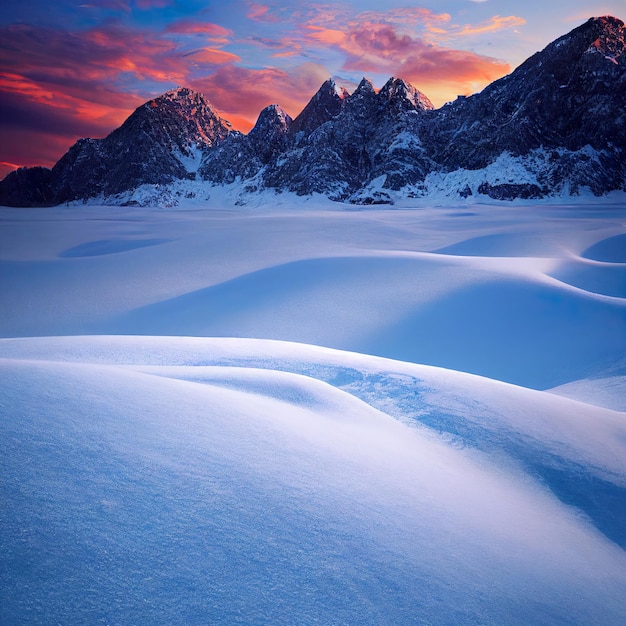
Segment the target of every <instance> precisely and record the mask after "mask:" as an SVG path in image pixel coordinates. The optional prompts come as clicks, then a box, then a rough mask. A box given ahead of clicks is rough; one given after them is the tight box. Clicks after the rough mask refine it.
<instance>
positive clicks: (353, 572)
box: [0, 337, 626, 624]
mask: <svg viewBox="0 0 626 626" xmlns="http://www.w3.org/2000/svg"><path fill="white" fill-rule="evenodd" d="M0 353H1V354H2V358H1V359H0V368H1V369H2V381H3V384H2V388H1V390H2V400H1V401H2V406H3V407H5V409H8V411H9V414H10V416H11V419H9V420H3V421H2V431H3V432H2V436H1V438H0V441H2V442H3V443H2V456H1V458H2V466H1V468H2V469H1V471H2V482H3V484H4V486H5V493H6V494H7V495H8V498H7V502H9V503H10V506H8V507H4V508H3V513H2V518H1V519H2V526H1V529H2V530H1V532H2V545H3V550H4V551H5V554H6V555H11V556H10V558H9V559H4V567H3V570H2V572H3V574H2V578H3V580H2V584H3V588H4V600H3V606H2V615H3V619H4V620H6V621H7V622H11V621H15V620H19V619H21V618H22V617H23V616H24V615H26V614H28V615H29V616H30V620H31V621H39V622H47V623H49V622H54V621H57V622H68V621H69V622H85V621H90V620H93V619H99V620H104V621H110V622H119V621H127V620H131V621H133V623H150V622H152V623H154V621H155V620H156V621H165V622H185V623H193V622H199V621H207V620H208V621H217V622H236V621H243V622H247V623H250V622H264V623H281V622H283V623H284V622H298V623H312V622H313V621H316V620H318V621H322V622H327V623H330V622H337V621H340V622H354V621H357V622H359V623H371V622H372V621H375V622H384V623H396V624H399V623H407V624H408V623H413V622H414V620H415V616H416V615H419V616H420V619H422V620H423V621H424V622H425V623H434V622H437V623H440V622H442V621H447V620H448V619H449V618H450V615H452V614H453V615H454V619H455V620H457V621H460V622H468V621H472V620H479V621H481V622H483V623H507V622H511V621H516V620H519V619H520V618H521V619H523V620H524V621H527V622H533V623H545V616H546V615H550V620H553V619H559V620H561V621H567V622H569V623H581V624H583V623H600V621H599V620H598V616H600V615H601V616H602V619H601V621H602V623H616V624H617V623H619V622H620V621H622V620H623V619H624V618H625V617H626V606H625V605H624V602H623V594H622V591H623V588H624V585H625V584H626V556H625V555H624V551H623V546H624V545H626V541H625V540H626V537H624V533H623V528H624V527H625V526H624V521H625V520H624V507H623V502H624V493H625V490H626V463H625V461H624V460H625V459H626V449H625V448H626V444H625V442H626V422H625V421H624V418H623V417H624V416H623V414H621V413H617V412H614V411H610V410H607V409H601V408H598V407H592V406H590V405H585V404H582V403H580V402H574V401H572V400H567V399H564V398H560V397H559V396H557V395H554V394H547V393H542V392H534V391H530V390H527V389H522V388H516V387H512V386H510V385H506V384H504V383H499V382H495V381H489V380H486V379H480V378H478V377H475V376H469V375H463V374H460V373H456V372H450V371H446V370H440V369H437V368H430V367H425V366H417V365H414V364H407V363H399V362H394V361H390V360H386V359H378V358H373V357H367V356H364V355H358V354H350V353H343V352H340V351H335V350H330V349H322V348H317V347H313V346H305V345H301V344H289V343H284V342H273V341H260V340H244V339H241V340H233V339H222V340H219V339H198V338H173V337H172V338H168V337H160V338H150V337H67V338H39V339H15V340H2V341H0ZM591 433H593V436H590V435H591ZM618 544H619V545H621V546H622V547H619V545H618ZM24 564H27V565H28V567H24ZM34 581H37V584H36V585H35V584H33V583H34ZM529 595H531V596H532V597H533V602H532V603H528V597H529Z"/></svg>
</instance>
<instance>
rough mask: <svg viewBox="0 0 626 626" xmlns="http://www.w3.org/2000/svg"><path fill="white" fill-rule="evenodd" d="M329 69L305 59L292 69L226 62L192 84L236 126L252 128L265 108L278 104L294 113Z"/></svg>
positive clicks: (313, 91)
mask: <svg viewBox="0 0 626 626" xmlns="http://www.w3.org/2000/svg"><path fill="white" fill-rule="evenodd" d="M328 76H329V74H328V72H327V70H326V69H325V68H323V67H321V66H319V65H316V64H314V63H304V64H302V65H300V66H298V67H295V68H291V69H290V70H288V71H287V70H281V69H277V68H264V69H248V68H244V67H240V66H237V65H227V66H224V67H221V68H218V69H217V71H216V72H215V73H214V74H212V75H210V76H207V77H204V78H202V79H199V80H196V81H194V82H193V84H192V87H194V88H195V89H197V90H198V91H200V92H202V93H204V94H205V95H206V96H207V97H208V98H209V100H210V101H211V102H212V103H213V104H214V105H215V107H216V108H217V109H218V110H219V111H220V114H221V115H222V116H223V117H225V118H226V119H228V120H229V121H230V122H231V123H232V124H233V126H234V127H235V128H237V129H238V130H242V131H244V132H245V131H247V130H249V129H250V128H251V127H252V125H253V124H254V123H255V122H256V119H257V117H258V115H259V113H260V112H261V110H262V109H263V108H265V107H266V106H268V105H270V104H279V105H280V106H281V107H282V108H283V109H285V111H286V112H287V113H289V115H291V116H292V117H295V116H296V115H297V114H298V113H300V111H301V110H302V109H303V108H304V106H305V105H306V104H307V102H308V101H309V100H310V99H311V96H312V95H313V94H314V93H315V92H316V91H317V90H318V89H319V87H320V85H321V84H322V83H323V82H324V81H325V80H326V79H327V78H328Z"/></svg>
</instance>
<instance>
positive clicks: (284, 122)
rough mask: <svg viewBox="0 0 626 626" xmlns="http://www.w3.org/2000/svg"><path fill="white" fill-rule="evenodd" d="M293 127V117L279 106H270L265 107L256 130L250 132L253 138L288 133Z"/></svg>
mask: <svg viewBox="0 0 626 626" xmlns="http://www.w3.org/2000/svg"><path fill="white" fill-rule="evenodd" d="M290 125H291V117H289V115H287V113H285V111H284V110H283V109H282V108H281V107H280V106H279V105H278V104H270V105H269V106H267V107H265V108H264V109H263V110H262V111H261V113H260V114H259V117H258V119H257V122H256V124H255V125H254V128H253V129H252V130H251V131H250V135H251V136H256V135H261V136H267V135H268V134H274V133H276V132H278V133H281V132H283V133H286V132H287V130H288V129H289V126H290Z"/></svg>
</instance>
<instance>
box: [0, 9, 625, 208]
mask: <svg viewBox="0 0 626 626" xmlns="http://www.w3.org/2000/svg"><path fill="white" fill-rule="evenodd" d="M625 33H626V30H625V27H624V23H623V22H622V21H621V20H618V19H617V18H614V17H599V18H592V19H590V20H588V21H587V22H586V23H584V24H582V25H581V26H579V27H578V28H576V29H574V30H573V31H571V32H570V33H568V34H567V35H565V36H563V37H561V38H559V39H557V40H556V41H554V42H553V43H551V44H549V45H548V46H547V47H546V48H545V49H544V50H542V51H541V52H538V53H537V54H535V55H533V56H532V57H531V58H529V59H528V60H527V61H525V62H524V63H523V64H522V65H521V66H520V67H518V68H517V69H516V70H515V71H514V72H513V73H512V74H510V75H508V76H506V77H504V78H502V79H500V80H498V81H495V82H494V83H492V84H491V85H489V86H488V87H487V88H485V89H484V90H483V91H482V92H481V93H479V94H476V95H473V96H470V97H467V98H463V97H461V98H458V99H457V100H456V101H454V102H452V103H449V104H447V105H445V106H443V107H442V108H440V109H437V110H434V109H433V106H432V104H431V103H430V101H429V100H428V98H427V97H426V96H425V95H423V94H422V93H420V92H419V91H418V90H417V89H415V88H414V87H412V86H411V85H409V84H408V83H406V82H405V81H403V80H401V79H399V78H392V79H390V80H389V81H388V82H387V83H386V84H385V85H384V87H383V88H382V89H381V90H380V91H378V92H377V91H376V90H375V89H374V87H373V86H372V84H371V83H370V82H369V81H367V80H366V79H363V81H361V83H360V84H359V86H358V88H357V89H356V90H355V91H354V93H352V94H349V93H348V92H347V91H346V90H345V89H343V88H341V87H338V86H337V85H336V84H335V82H334V81H333V80H332V79H331V80H328V81H326V82H325V83H324V84H323V85H322V86H321V87H320V89H319V90H318V92H317V93H316V94H315V95H314V96H313V98H312V99H311V101H310V102H309V103H308V104H307V105H306V107H305V108H304V109H303V111H302V112H301V113H300V114H299V115H298V116H297V117H296V118H295V119H294V120H291V118H290V117H289V116H288V115H287V114H286V113H285V112H284V111H283V110H282V109H281V108H280V107H279V106H278V105H272V106H270V107H267V108H266V109H264V110H263V111H262V112H261V114H260V115H259V119H258V121H257V124H256V125H255V127H254V128H253V129H252V130H251V131H250V133H249V134H248V135H242V134H241V133H238V132H235V131H232V130H231V128H230V125H229V124H228V122H226V121H224V120H222V119H221V118H219V117H218V116H217V114H216V113H215V111H214V110H213V108H212V107H211V105H210V103H209V102H208V101H207V100H206V99H205V98H204V96H202V95H200V94H198V93H195V92H193V91H191V90H189V89H185V88H179V89H176V90H173V91H170V92H168V93H166V94H164V95H163V96H161V97H159V98H156V99H155V100H151V101H150V102H147V103H146V104H144V105H143V106H141V107H139V108H138V109H137V110H136V111H135V112H134V113H133V114H132V115H131V116H130V117H129V118H128V120H126V122H125V123H124V124H123V125H122V126H121V127H120V128H119V129H117V130H116V131H114V132H113V133H111V134H110V135H109V136H108V137H106V138H105V139H101V140H94V139H83V140H80V141H79V142H77V143H76V144H75V145H74V146H73V147H72V148H71V149H70V150H69V152H68V153H67V154H66V155H65V156H64V157H63V158H62V159H61V160H60V161H59V162H58V163H57V164H56V165H55V167H54V168H53V169H52V171H49V170H46V169H45V168H32V169H21V170H18V171H17V172H13V173H12V174H9V176H7V178H6V179H5V180H4V181H2V183H0V204H11V205H15V206H19V205H28V206H34V205H43V204H52V203H58V202H63V201H66V200H73V199H77V198H87V197H94V196H100V195H101V196H105V197H106V196H111V195H113V194H119V193H121V192H128V191H131V190H133V189H134V188H136V187H138V186H139V185H142V184H166V183H169V182H172V181H174V180H186V179H193V178H196V176H198V177H200V178H202V179H204V180H207V181H210V182H213V183H216V184H224V183H233V182H235V181H240V182H241V183H242V185H243V188H244V189H245V190H247V191H255V190H258V189H260V188H264V187H270V188H276V189H278V190H289V191H294V192H296V193H298V194H311V193H322V194H324V195H327V196H329V197H330V198H332V199H337V200H348V201H351V202H356V203H364V204H368V203H375V202H390V201H391V200H392V198H393V195H394V194H395V193H402V194H404V195H409V196H423V195H429V194H433V193H444V194H446V195H448V196H450V195H451V196H453V197H454V196H455V195H456V197H458V196H459V195H460V196H463V197H466V196H468V195H471V194H486V195H489V196H491V197H492V198H498V199H511V198H515V197H522V198H539V197H544V196H546V195H553V194H559V195H563V194H567V193H578V191H579V190H580V189H581V188H583V187H585V188H590V189H591V190H592V191H593V192H594V193H596V194H598V195H600V194H603V193H606V192H608V191H611V190H614V189H624V190H626V165H625V163H626V106H625V104H624V103H625V102H626V54H625V53H624V52H625V50H626V43H625V42H626V34H625Z"/></svg>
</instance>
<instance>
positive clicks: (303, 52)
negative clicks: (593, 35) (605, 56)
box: [0, 0, 626, 178]
mask: <svg viewBox="0 0 626 626" xmlns="http://www.w3.org/2000/svg"><path fill="white" fill-rule="evenodd" d="M382 6H383V5H382V3H381V2H380V1H379V0H376V1H373V0H372V1H370V0H365V1H357V0H346V1H345V2H335V3H317V2H308V1H304V0H302V1H301V0H291V1H276V2H262V0H259V1H258V2H254V1H251V0H235V1H232V2H228V1H223V0H222V1H219V2H215V1H213V0H204V1H199V0H188V1H185V0H101V1H93V2H89V0H83V1H82V2H81V1H80V0H79V1H71V0H56V1H55V2H50V1H49V0H20V1H19V2H11V3H7V4H6V5H5V6H4V7H3V10H2V12H1V14H0V178H1V177H4V176H5V175H6V173H8V172H9V171H11V170H12V169H15V168H16V167H18V166H23V165H29V166H30V165H45V166H48V167H50V166H52V165H53V164H54V163H55V162H56V161H57V160H58V159H59V158H60V157H61V156H62V155H63V154H64V153H65V152H66V151H67V149H68V148H69V147H70V146H71V145H72V144H73V143H74V142H75V141H76V140H77V139H79V138H81V137H93V138H99V137H104V136H106V135H107V134H108V133H109V132H111V131H112V130H114V129H115V128H117V127H118V126H119V125H120V124H121V123H122V122H123V121H124V120H125V119H126V118H127V117H128V116H129V115H130V114H131V113H132V112H133V110H134V109H135V108H137V107H138V106H139V105H141V104H142V103H143V102H145V101H146V100H149V99H150V98H153V97H155V96H157V95H159V94H161V93H163V92H165V91H167V90H169V89H172V88H174V87H176V86H179V85H182V86H187V87H191V88H193V89H196V90H198V91H200V92H202V93H204V94H205V95H206V96H207V97H208V98H209V100H210V101H211V103H212V104H213V105H214V107H215V108H216V109H217V111H218V113H219V114H220V115H221V116H222V117H224V118H225V119H227V120H229V121H230V122H231V123H232V124H233V126H234V127H235V128H237V129H239V130H241V131H243V132H247V131H248V130H249V129H250V128H251V127H252V126H253V124H254V122H255V120H256V118H257V117H258V114H259V112H260V111H261V110H262V109H263V108H264V107H266V106H267V105H269V104H279V105H280V106H282V107H283V109H285V111H286V112H287V113H288V114H289V115H291V116H292V117H295V116H296V115H297V114H298V113H299V112H300V111H301V110H302V108H303V107H304V106H305V104H306V103H307V102H308V101H309V99H310V98H311V96H312V95H313V94H314V93H315V92H316V91H317V89H318V88H319V87H320V85H321V84H322V83H323V82H324V81H325V80H326V79H327V78H329V77H331V76H333V77H334V78H335V79H336V80H337V82H338V83H339V84H343V85H345V86H346V87H348V89H349V90H351V88H353V86H354V85H355V84H357V83H358V82H359V80H360V79H361V78H362V77H363V76H365V77H367V78H369V79H370V80H372V82H373V83H374V86H375V87H377V88H379V87H381V86H382V85H383V84H384V82H386V80H387V79H388V78H390V77H391V76H396V77H401V78H404V79H405V80H407V81H408V82H410V83H411V84H413V85H414V86H415V87H417V88H418V89H419V90H420V91H422V92H423V93H425V94H426V95H427V96H428V97H429V98H430V99H431V101H432V102H433V104H434V105H435V106H436V107H438V106H441V105H443V104H444V103H445V102H447V101H450V100H453V99H454V98H455V97H456V96H457V95H460V94H463V95H470V94H472V93H476V92H478V91H480V90H481V89H483V88H484V87H485V86H486V85H488V84H489V83H490V82H492V81H493V80H495V79H497V78H500V77H501V76H504V75H506V74H508V73H509V72H510V71H512V70H513V69H515V67H517V66H518V65H519V64H520V63H522V62H523V61H524V60H525V59H526V58H528V57H529V56H531V55H532V54H534V53H535V52H537V51H538V50H541V49H542V48H544V47H545V46H546V45H547V44H548V43H550V42H551V41H552V40H554V39H556V38H557V37H559V36H561V35H563V34H565V33H567V32H568V31H570V30H571V29H572V28H575V27H576V26H578V25H579V24H581V23H583V22H584V21H585V20H586V19H588V18H589V17H592V16H598V15H615V16H616V17H619V18H621V19H626V0H607V1H602V0H549V2H548V1H546V0H542V1H538V0H527V1H526V2H524V3H520V2H519V1H513V0H422V1H418V2H414V3H411V2H407V1H404V2H403V1H402V0H398V1H395V0H391V1H390V2H387V3H385V5H384V6H385V8H381V7H382Z"/></svg>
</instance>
